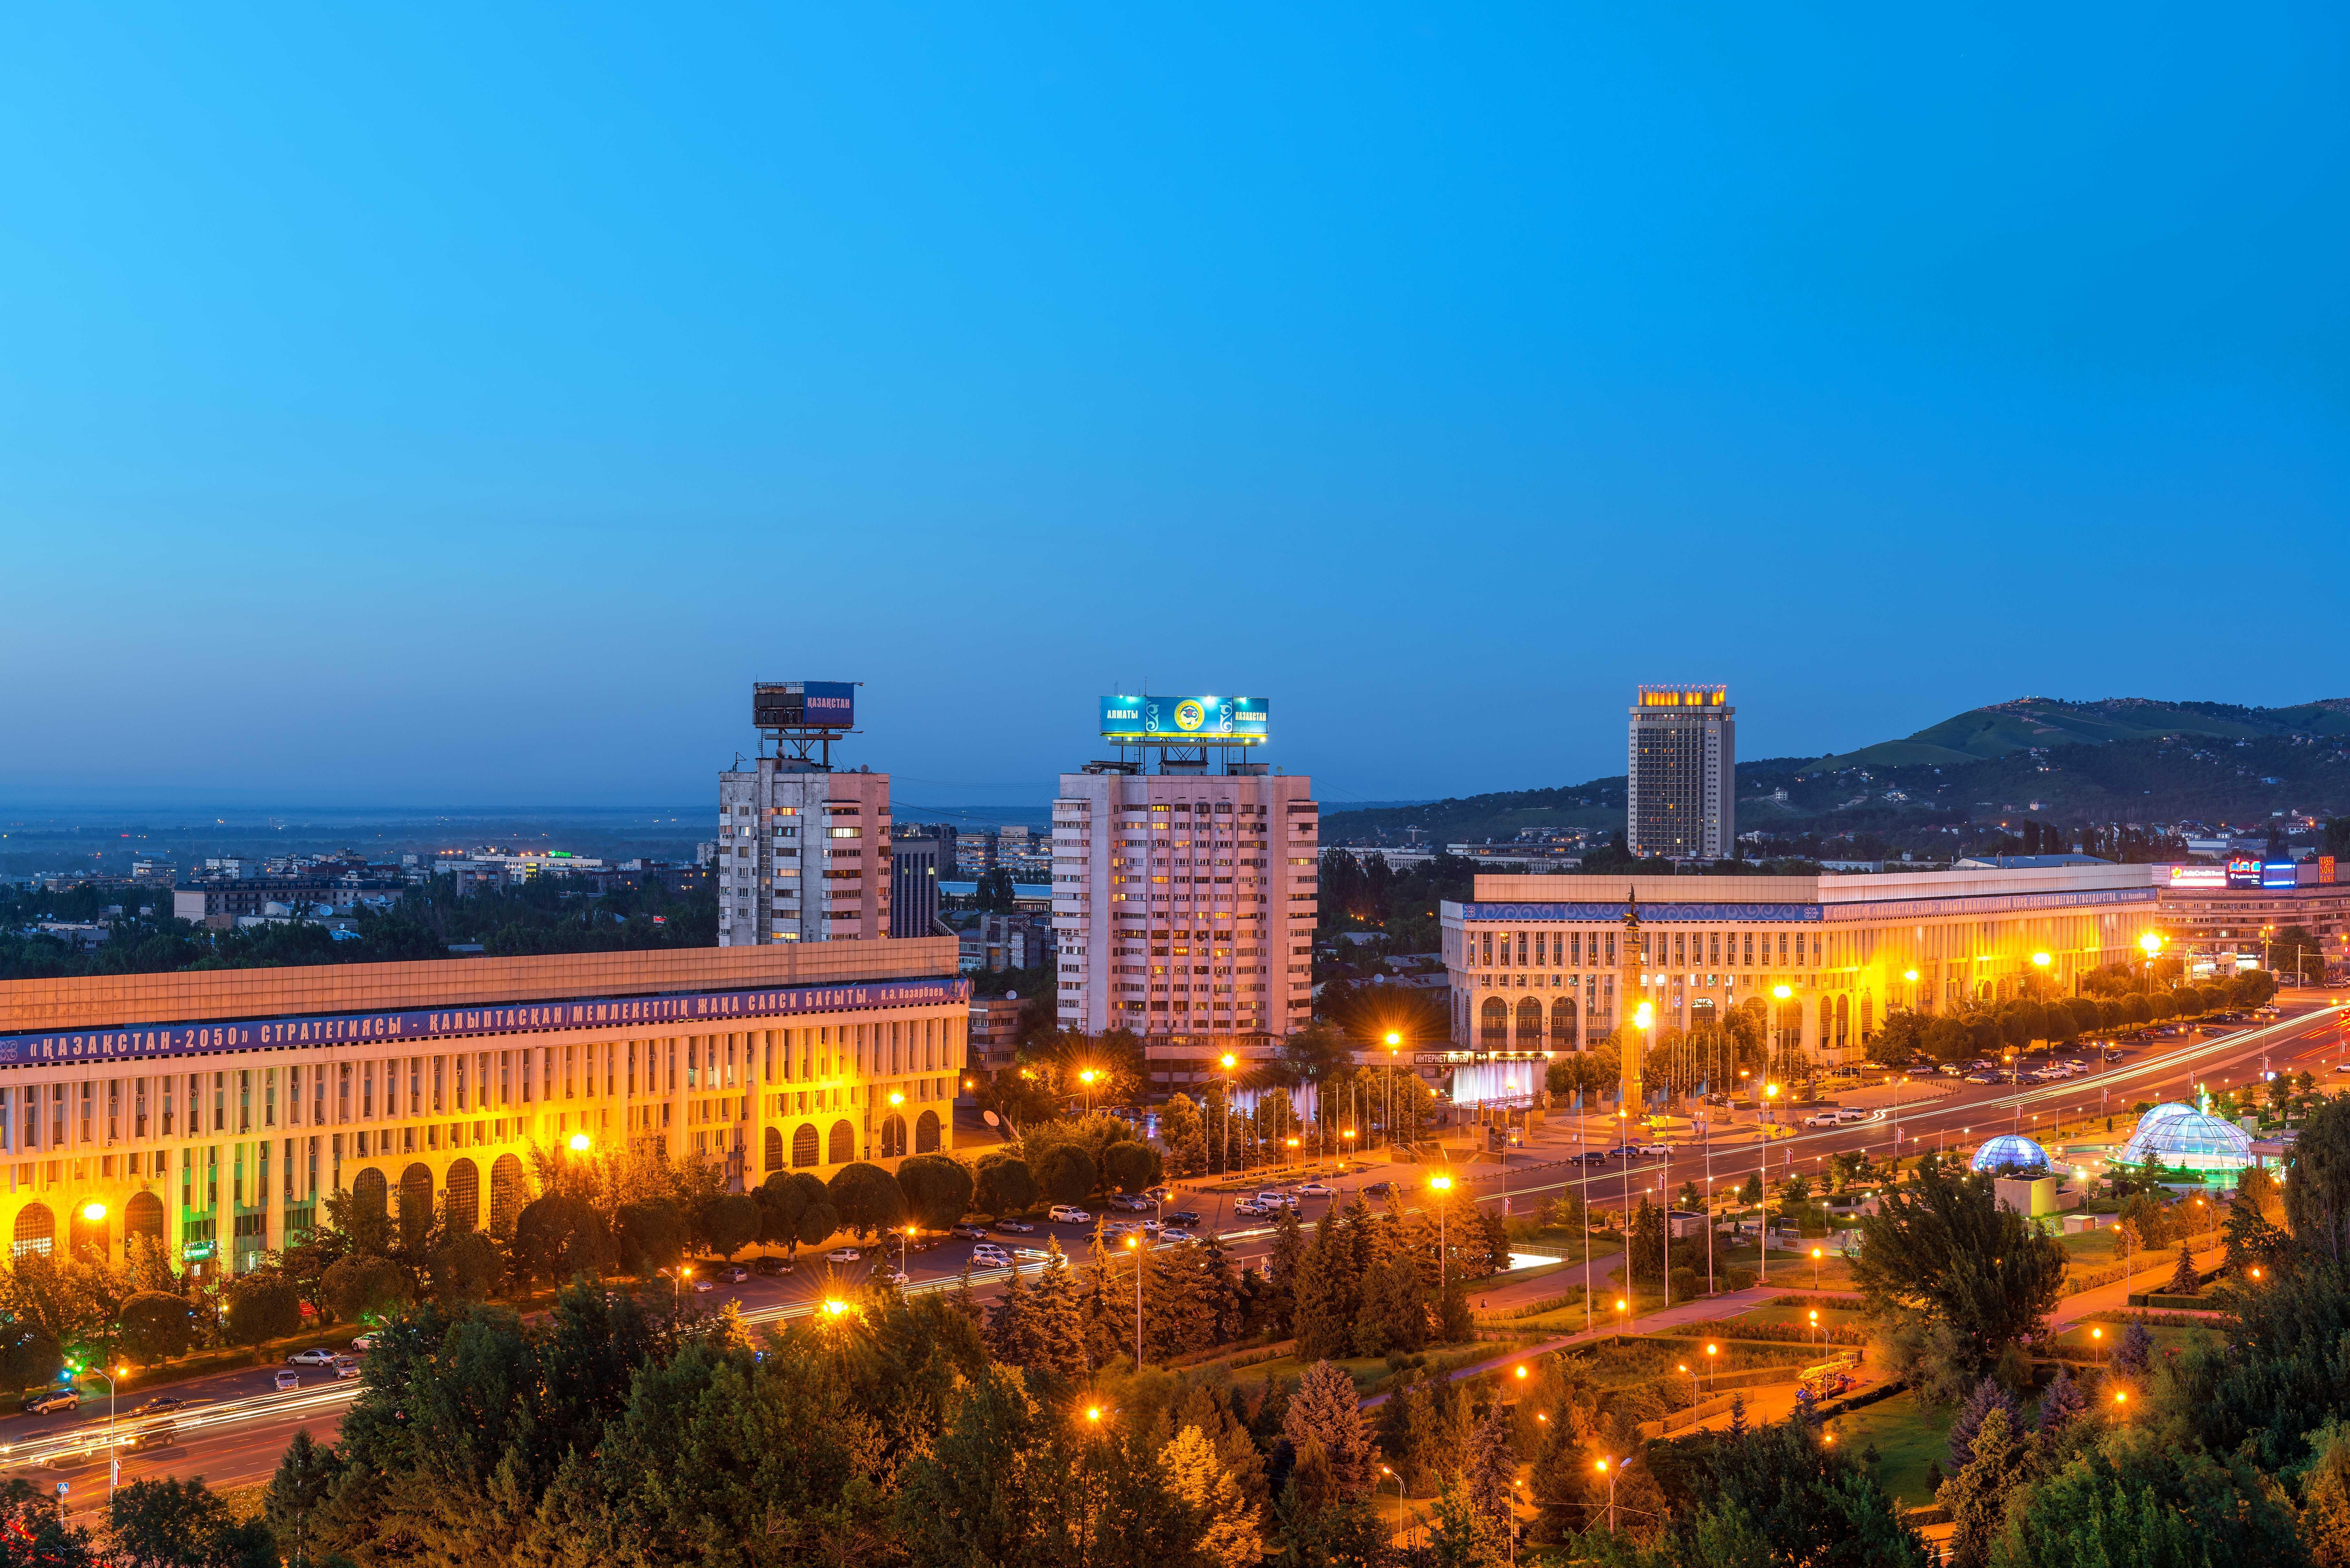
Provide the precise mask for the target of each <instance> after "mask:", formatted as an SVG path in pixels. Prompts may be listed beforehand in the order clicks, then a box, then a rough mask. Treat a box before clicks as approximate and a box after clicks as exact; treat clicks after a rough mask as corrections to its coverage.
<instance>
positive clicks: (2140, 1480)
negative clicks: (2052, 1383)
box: [1946, 1424, 2301, 1568]
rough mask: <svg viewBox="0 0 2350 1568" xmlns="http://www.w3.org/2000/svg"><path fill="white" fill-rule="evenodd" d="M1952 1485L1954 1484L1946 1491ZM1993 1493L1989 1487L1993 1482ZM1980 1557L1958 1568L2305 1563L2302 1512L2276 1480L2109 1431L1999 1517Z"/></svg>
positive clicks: (2142, 1434) (2163, 1440) (2217, 1567)
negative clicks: (2298, 1517) (2298, 1525)
mask: <svg viewBox="0 0 2350 1568" xmlns="http://www.w3.org/2000/svg"><path fill="white" fill-rule="evenodd" d="M1946 1490H1947V1489H1946ZM1987 1490H1988V1486H1987ZM1989 1528H1990V1530H1991V1532H1992V1533H1991V1539H1990V1540H1989V1541H1988V1542H1986V1550H1985V1551H1984V1552H1983V1553H1982V1554H1981V1555H1980V1556H1973V1555H1965V1556H1962V1555H1961V1554H1960V1552H1959V1551H1958V1546H1959V1542H1960V1538H1961V1536H1967V1537H1968V1538H1969V1540H1970V1544H1971V1532H1969V1531H1968V1530H1967V1529H1966V1527H1965V1526H1963V1525H1962V1526H1961V1529H1960V1532H1958V1533H1954V1534H1953V1536H1952V1537H1951V1546H1952V1552H1951V1557H1950V1561H1951V1562H1952V1563H1954V1564H1958V1565H1959V1568H1970V1565H1971V1564H1973V1563H1988V1564H1989V1565H1990V1568H2110V1565H2115V1564H2120V1563H2129V1564H2131V1565H2132V1568H2237V1565H2240V1564H2241V1568H2255V1565H2259V1568H2267V1565H2270V1564H2282V1563H2294V1562H2297V1561H2300V1560H2301V1551H2300V1545H2299V1542H2297V1541H2296V1539H2295V1532H2294V1520H2293V1511H2292V1509H2291V1507H2290V1505H2289V1504H2287V1503H2286V1501H2284V1497H2283V1495H2282V1490H2281V1489H2280V1488H2279V1487H2278V1486H2277V1485H2276V1483H2275V1481H2274V1480H2272V1479H2271V1478H2269V1477H2266V1476H2263V1475H2262V1474H2261V1473H2260V1472H2259V1471H2258V1470H2257V1469H2254V1468H2253V1467H2252V1466H2251V1465H2250V1464H2247V1463H2244V1462H2242V1461H2241V1460H2235V1461H2232V1462H2231V1461H2230V1460H2225V1459H2220V1458H2219V1457H2217V1456H2214V1455H2212V1454H2210V1453H2207V1452H2204V1451H2202V1450H2200V1449H2196V1448H2195V1447H2194V1446H2193V1445H2191V1444H2182V1443H2178V1442H2174V1441H2171V1440H2169V1439H2168V1438H2167V1437H2166V1436H2165V1435H2163V1434H2161V1433H2158V1432H2154V1431H2150V1430H2147V1428H2144V1427H2143V1426H2139V1425H2135V1424H2126V1425H2122V1426H2118V1427H2116V1428H2110V1429H2108V1430H2107V1431H2106V1433H2105V1434H2104V1436H2103V1438H2101V1440H2099V1441H2097V1442H2095V1443H2093V1444H2088V1445H2085V1446H2083V1447H2081V1448H2080V1449H2077V1450H2076V1451H2075V1452H2074V1454H2073V1455H2072V1456H2071V1458H2070V1459H2069V1460H2068V1461H2067V1462H2065V1463H2064V1465H2063V1467H2062V1468H2061V1469H2057V1470H2056V1471H2055V1472H2054V1473H2053V1474H2051V1475H2048V1476H2046V1477H2044V1478H2042V1479H2039V1480H2035V1481H2033V1483H2032V1484H2031V1485H2030V1487H2029V1489H2028V1490H2024V1491H2022V1493H2021V1494H2020V1495H2019V1496H2017V1497H2015V1498H2013V1499H2011V1500H2010V1501H2008V1502H2007V1503H2006V1506H2005V1512H2004V1516H2003V1517H2002V1518H2001V1519H1998V1520H1995V1521H1990V1525H1989Z"/></svg>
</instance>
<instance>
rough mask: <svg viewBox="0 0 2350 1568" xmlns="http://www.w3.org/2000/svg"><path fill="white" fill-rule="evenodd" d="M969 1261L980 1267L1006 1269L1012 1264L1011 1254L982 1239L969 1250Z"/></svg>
mask: <svg viewBox="0 0 2350 1568" xmlns="http://www.w3.org/2000/svg"><path fill="white" fill-rule="evenodd" d="M971 1261H972V1263H973V1264H975V1265H977V1266H978V1267H980V1268H984V1269H1008V1268H1010V1267H1011V1266H1012V1254H1011V1253H1009V1252H1007V1251H1004V1250H1003V1248H1001V1247H998V1246H995V1245H993V1244H992V1243H989V1242H984V1241H983V1242H981V1243H980V1244H979V1245H978V1246H976V1247H973V1248H972V1250H971Z"/></svg>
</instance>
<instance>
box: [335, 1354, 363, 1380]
mask: <svg viewBox="0 0 2350 1568" xmlns="http://www.w3.org/2000/svg"><path fill="white" fill-rule="evenodd" d="M335 1376H337V1377H338V1378H344V1377H357V1376H359V1357H358V1356H356V1355H338V1356H337V1357H335Z"/></svg>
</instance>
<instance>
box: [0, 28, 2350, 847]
mask: <svg viewBox="0 0 2350 1568" xmlns="http://www.w3.org/2000/svg"><path fill="white" fill-rule="evenodd" d="M2345 65H2350V19H2345V17H2344V16H2343V15H2342V14H2341V13H2340V12H2339V11H2337V10H2334V9H2331V8H2326V7H2319V6H2284V7H2277V8H2272V9H2270V10H2265V11H2262V12H2259V13H2257V14H2254V16H2251V17H2250V18H2248V17H2245V16H2237V17H2232V18H2230V22H2229V24H2228V25H2226V26H2220V25H2218V24H2215V23H2214V22H2212V21H2211V19H2210V18H2209V17H2207V16H2203V15H2202V14H2200V13H2198V12H2194V11H2189V10H2187V9H2184V8H2178V9H2173V10H2169V11H2159V10H2158V11H2155V12H2147V11H2146V10H2144V9H2142V8H2131V9H2128V10H2123V9H2121V8H2119V7H2110V8H2104V9H2096V8H2092V9H2087V10H2081V11H2074V12H2067V13H2064V14H2060V15H2057V16H2044V15H2039V14H2033V15H2029V16H2027V15H2026V14H2023V13H2022V12H2014V13H2009V14H1994V15H1990V16H1967V17H1963V18H1949V17H1909V16H1863V15H1849V14H1834V13H1809V14H1771V15H1767V16H1765V15H1754V16H1744V15H1735V14H1733V15H1728V16H1705V15H1700V14H1680V13H1676V14H1664V13H1650V12H1640V13H1636V14H1628V15H1616V14H1610V13H1607V12H1604V11H1601V10H1598V9H1596V8H1586V9H1583V10H1568V11H1559V10H1555V9H1551V8H1538V7H1524V8H1519V9H1507V8H1503V9H1489V10H1482V11H1478V12H1474V13H1470V12H1451V13H1445V14H1440V15H1429V14H1425V13H1422V12H1418V11H1409V10H1405V9H1402V8H1399V7H1398V8H1385V9H1374V10H1370V11H1364V10H1361V9H1359V8H1350V9H1347V10H1345V11H1338V10H1326V11H1315V10H1310V9H1309V10H1303V11H1295V12H1286V13H1279V14H1265V13H1261V12H1258V11H1253V10H1249V9H1244V8H1239V7H1222V8H1219V7H1210V8H1207V9H1205V10H1195V11H1191V12H1186V13H1183V14H1181V15H1170V16H1130V15H1106V14H1101V13H1098V12H1094V11H1089V10H1086V9H1083V8H1077V7H1064V8H1052V7H1046V8H1042V9H1030V10H1027V11H1023V12H1016V13H1011V14H989V15H986V16H980V15H976V14H972V15H957V14H953V13H920V12H858V13H854V14H827V13H824V12H820V11H806V12H801V11H791V10H782V9H775V8H761V9H753V10H747V11H738V12H730V13H727V14H724V15H723V16H722V15H712V16H673V15H664V16H648V15H645V14H642V13H639V12H635V11H631V10H628V9H625V8H620V7H611V6H589V7H585V8H579V7H567V8H564V9H562V10H560V11H558V10H556V9H554V8H551V7H545V6H529V5H525V6H521V7H515V8H508V9H505V10H502V11H499V12H495V13H487V14H484V15H481V16H469V17H468V18H466V20H465V22H464V23H463V28H462V31H460V30H459V29H458V28H457V27H456V26H454V25H452V24H446V23H443V22H442V21H441V19H439V18H436V17H434V16H430V15H411V14H371V15H359V16H353V15H341V14H333V15H329V14H321V13H317V12H314V11H309V10H305V9H302V8H296V7H282V8H275V9H273V8H268V7H264V8H261V9H257V10H253V11H246V12H238V13H231V14H221V15H212V14H206V15H203V16H195V15H186V16H177V15H172V14H169V13H149V14H141V15H139V16H122V15H119V14H106V13H60V14H56V15H51V16H42V17H39V18H36V19H28V20H26V21H25V22H23V23H22V24H20V26H19V27H18V29H17V30H16V33H15V34H14V36H12V47H11V49H10V51H9V52H8V54H7V56H6V57H5V58H0V127H5V129H6V130H7V131H8V132H9V133H10V134H9V135H8V136H7V137H6V138H5V150H0V161H5V164H4V165H0V166H5V170H6V173H7V176H8V183H9V189H10V192H11V198H12V200H11V204H10V205H11V212H10V222H9V223H8V225H7V228H6V233H5V238H0V300H5V302H6V303H5V304H0V312H5V317H0V318H5V324H6V329H7V335H8V342H9V352H8V354H7V356H6V357H5V359H0V414H5V417H0V473H5V475H6V480H5V484H0V563H4V564H5V567H6V570H5V588H6V589H7V590H8V591H7V593H6V600H5V602H6V606H7V613H6V615H5V617H0V658H5V664H6V667H7V668H8V669H9V670H11V671H12V672H13V673H14V675H15V677H16V678H15V679H14V680H11V681H9V682H8V683H7V684H6V686H5V689H0V802H16V803H27V802H75V801H79V802H84V803H89V804H104V803H122V802H126V801H137V800H142V799H146V800H154V801H157V802H164V801H190V802H194V801H202V800H205V799H212V800H217V801H222V802H236V801H245V802H253V803H256V804H271V803H276V804H289V803H300V802H312V803H318V804H321V805H327V804H334V803H341V804H344V805H353V804H364V805H385V806H391V805H402V804H415V805H437V806H448V807H465V806H476V805H481V806H489V807H494V808H507V807H513V806H529V805H532V803H554V804H555V805H558V806H562V807H571V806H579V807H588V806H609V805H621V804H638V803H651V804H663V805H667V804H671V803H691V802H700V801H705V800H707V799H709V798H710V797H711V794H712V788H713V781H712V777H711V775H712V774H713V773H714V772H715V771H716V770H717V769H719V768H720V767H722V766H723V765H725V764H726V763H727V761H728V760H729V758H730V757H731V756H732V755H733V753H734V752H735V751H736V750H738V749H739V750H743V751H746V752H747V751H749V750H750V749H751V746H752V739H753V737H752V732H751V731H750V729H749V726H748V723H747V719H748V712H747V704H748V686H749V683H750V682H751V681H752V680H754V679H788V678H793V677H806V678H812V679H836V680H837V679H847V680H861V681H863V682H865V685H864V687H863V689H862V690H861V691H860V692H859V702H860V719H861V722H862V726H863V728H864V729H865V730H866V732H867V733H866V734H864V735H862V736H860V737H858V738H857V739H855V740H854V741H852V742H849V744H848V745H847V747H846V748H845V749H844V753H843V754H844V756H845V757H846V759H847V761H848V762H850V763H869V764H870V765H872V766H873V767H875V768H876V769H883V770H887V771H889V772H890V773H892V774H895V775H896V776H897V778H898V779H899V781H900V782H899V784H898V786H897V787H898V794H899V797H900V798H901V799H902V800H905V801H907V802H909V803H935V804H937V805H979V804H1016V803H1018V802H1022V801H1026V800H1030V799H1034V798H1036V797H1037V796H1038V795H1039V794H1040V792H1042V791H1044V790H1046V789H1048V788H1049V784H1050V780H1051V778H1052V775H1053V774H1055V773H1056V772H1058V771H1060V770H1061V769H1063V768H1067V767H1074V766H1076V765H1077V764H1079V763H1083V762H1084V761H1085V760H1087V758H1088V757H1091V756H1095V755H1099V754H1102V753H1101V748H1100V743H1099V742H1097V741H1096V740H1095V739H1093V737H1092V734H1091V722H1092V719H1093V715H1094V706H1093V705H1094V700H1095V698H1096V697H1097V695H1098V694H1101V693H1104V692H1109V691H1119V690H1131V689H1134V688H1135V687H1138V686H1139V685H1140V684H1141V683H1142V682H1143V681H1144V680H1145V679H1146V678H1147V679H1148V680H1149V685H1150V688H1151V689H1152V690H1153V691H1170V692H1180V691H1239V692H1247V693H1253V694H1261V695H1263V696H1265V697H1267V698H1269V699H1270V701H1271V703H1272V734H1273V744H1271V745H1270V746H1268V747H1267V748H1266V749H1265V751H1264V753H1263V756H1264V759H1265V760H1266V761H1268V762H1271V763H1276V764H1278V765H1281V766H1283V767H1284V768H1286V769H1288V770H1289V771H1292V772H1303V773H1310V774H1313V776H1314V778H1315V787H1316V790H1317V793H1318V794H1321V796H1322V797H1323V798H1324V799H1325V800H1326V801H1329V802H1331V803H1332V804H1334V805H1347V804H1350V803H1353V802H1357V801H1363V800H1393V799H1402V798H1415V797H1428V796H1439V795H1461V794H1475V793H1479V792H1482V791H1489V790H1501V789H1516V788H1528V787H1536V786H1541V785H1547V784H1569V783H1579V782H1582V781H1584V780H1586V779H1589V778H1593V777H1596V776H1604V775H1607V774H1618V773H1621V772H1622V771H1623V749H1624V730H1623V714H1624V711H1625V708H1626V707H1627V704H1628V702H1629V701H1630V698H1631V694H1632V689H1633V687H1634V686H1635V685H1637V684H1638V683H1640V682H1642V681H1651V682H1654V681H1671V680H1719V681H1722V682H1726V683H1727V684H1728V686H1729V688H1730V693H1731V701H1732V702H1733V703H1735V704H1736V706H1737V708H1738V711H1739V720H1740V734H1739V749H1740V752H1741V753H1742V755H1745V756H1749V757H1766V756H1795V755H1819V754H1823V753H1832V752H1842V751H1848V750H1851V749H1853V748H1856V747H1858V746H1861V745H1866V744H1868V743H1870V742H1877V741H1881V740H1886V739H1888V738H1892V737H1896V736H1900V735H1905V734H1908V733H1909V732H1914V731H1916V730H1918V729H1920V728H1923V727H1925V726H1928V725H1930V724H1933V723H1935V722H1939V721H1940V720H1942V719H1945V718H1948V717H1950V715H1952V714H1954V713H1957V712H1960V711H1963V710H1966V709H1968V708H1971V707H1975V706H1979V705H1981V704H1983V703H1988V702H1994V701H2004V700H2007V699H2010V698H2013V697H2017V696H2021V695H2023V694H2025V693H2041V694H2049V695H2059V696H2069V697H2074V698H2095V697H2105V696H2112V695H2144V696H2151V697H2158V698H2173V699H2177V698H2192V699H2200V700H2209V701H2234V702H2243V703H2249V704H2261V705H2276V704H2283V703H2290V702H2295V701H2307V700H2310V699H2312V698H2314V697H2318V696H2324V695H2327V694H2330V693H2332V692H2334V691H2340V690H2341V689H2343V687H2344V685H2345V682H2344V681H2342V680H2339V679H2338V678H2336V677H2335V676H2334V675H2332V674H2329V673H2328V671H2330V670H2335V669H2337V668H2338V657H2337V656H2336V650H2335V644H2336V642H2337V640H2338V639H2337V636H2336V633H2335V628H2336V627H2337V626H2338V624H2339V618H2340V610H2341V608H2342V595H2341V591H2340V589H2339V587H2338V586H2334V587H2329V586H2328V585H2329V584H2334V585H2338V583H2339V580H2340V578H2341V575H2342V569H2343V566H2344V564H2345V544H2344V541H2343V530H2342V529H2341V528H2340V526H2339V519H2340V518H2341V516H2342V515H2343V513H2344V505H2343V503H2344V501H2345V492H2350V461H2346V460H2350V442H2345V434H2350V421H2345V413H2346V412H2350V380H2345V370H2344V367H2345V365H2350V352H2345V348H2350V331H2345V327H2350V317H2345V301H2344V292H2343V289H2342V287H2341V283H2340V280H2341V278H2342V277H2343V276H2345V275H2350V266H2345V263H2350V254H2345V253H2350V245H2345V234H2350V201H2345V197H2350V157H2345V154H2350V105H2345V99H2344V97H2343V95H2342V94H2341V92H2340V90H2339V84H2340V82H2341V81H2342V80H2343V79H2344V78H2345ZM68 131H70V134H68Z"/></svg>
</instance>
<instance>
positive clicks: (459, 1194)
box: [448, 1158, 482, 1231]
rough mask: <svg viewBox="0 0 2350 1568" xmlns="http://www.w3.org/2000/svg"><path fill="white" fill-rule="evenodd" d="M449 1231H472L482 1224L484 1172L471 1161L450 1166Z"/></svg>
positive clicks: (456, 1162) (451, 1163)
mask: <svg viewBox="0 0 2350 1568" xmlns="http://www.w3.org/2000/svg"><path fill="white" fill-rule="evenodd" d="M448 1210H449V1229H450V1230H452V1231H470V1230H472V1229H473V1227H474V1226H476V1225H478V1224H480V1223H481V1222H482V1170H481V1167H479V1166H477V1165H475V1164H474V1163H473V1161H472V1160H470V1159H463V1158H460V1159H456V1160H452V1162H450V1166H449V1197H448Z"/></svg>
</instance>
